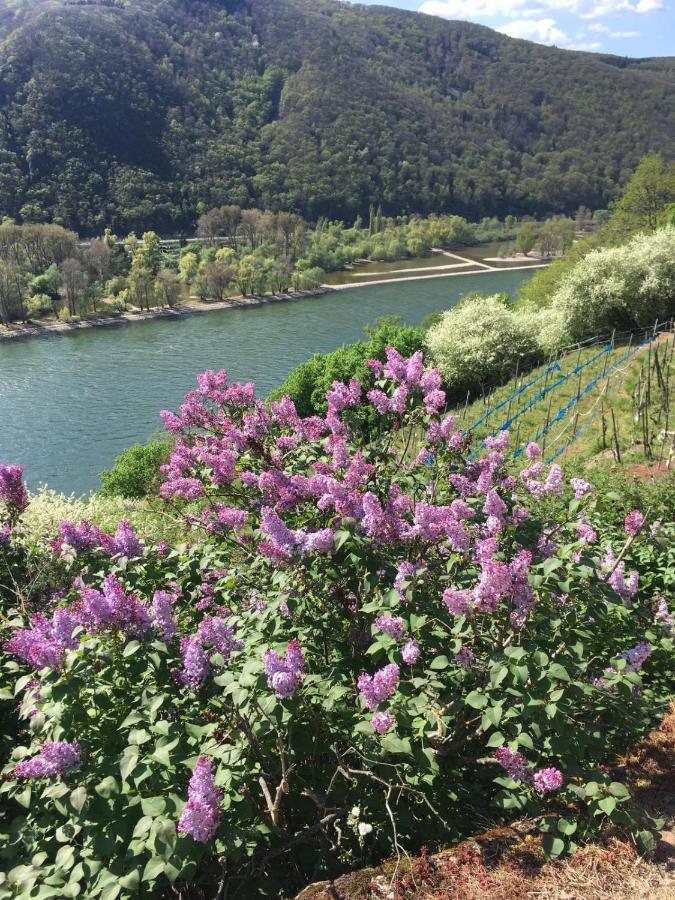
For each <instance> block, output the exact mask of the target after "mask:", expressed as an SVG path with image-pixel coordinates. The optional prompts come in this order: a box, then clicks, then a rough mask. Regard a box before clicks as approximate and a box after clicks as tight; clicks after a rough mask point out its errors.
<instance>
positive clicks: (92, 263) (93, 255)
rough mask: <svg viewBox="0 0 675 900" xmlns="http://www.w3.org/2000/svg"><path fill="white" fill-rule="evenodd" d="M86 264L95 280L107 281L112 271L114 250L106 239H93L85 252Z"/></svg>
mask: <svg viewBox="0 0 675 900" xmlns="http://www.w3.org/2000/svg"><path fill="white" fill-rule="evenodd" d="M83 258H84V264H85V265H86V266H87V268H88V269H89V272H90V274H91V276H92V278H93V279H94V280H95V281H100V282H101V283H103V282H105V281H106V280H107V279H108V278H109V277H110V275H111V272H112V258H113V252H112V250H111V248H110V247H109V245H108V243H107V242H106V241H102V240H98V239H96V238H95V239H93V240H91V241H90V242H89V246H88V247H87V248H86V249H85V250H84V253H83Z"/></svg>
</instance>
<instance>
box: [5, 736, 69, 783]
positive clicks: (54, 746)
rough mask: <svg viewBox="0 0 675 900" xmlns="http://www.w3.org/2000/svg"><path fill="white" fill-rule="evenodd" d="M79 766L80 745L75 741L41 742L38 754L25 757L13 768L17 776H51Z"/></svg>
mask: <svg viewBox="0 0 675 900" xmlns="http://www.w3.org/2000/svg"><path fill="white" fill-rule="evenodd" d="M79 766H80V745H79V744H78V743H77V741H75V742H74V743H72V744H68V743H66V742H65V741H56V742H55V743H49V744H43V745H42V747H40V753H39V754H38V756H34V757H33V758H32V759H25V760H23V761H22V762H20V763H19V764H18V765H17V766H16V768H15V769H14V774H15V775H17V776H18V777H19V778H53V777H54V776H55V775H65V774H66V773H68V772H72V771H73V770H74V769H78V768H79Z"/></svg>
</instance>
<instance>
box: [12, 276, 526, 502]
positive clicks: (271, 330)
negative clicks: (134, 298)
mask: <svg viewBox="0 0 675 900" xmlns="http://www.w3.org/2000/svg"><path fill="white" fill-rule="evenodd" d="M530 277H531V273H530V272H527V271H518V272H508V271H500V272H486V273H484V274H480V275H463V276H458V277H451V278H436V279H433V280H425V281H411V282H408V283H402V284H401V283H399V284H384V285H373V286H372V287H363V288H353V289H350V290H343V291H336V292H334V293H330V294H325V295H323V296H319V297H308V298H304V299H302V300H297V301H293V302H289V303H270V304H268V305H262V306H255V307H248V308H240V309H231V310H221V311H216V310H214V311H212V312H208V313H202V314H200V315H194V316H188V317H185V318H183V319H180V320H175V319H168V320H167V319H164V320H163V319H155V320H150V321H146V322H139V323H138V324H134V325H120V326H118V327H115V326H113V327H108V328H95V329H87V330H82V331H76V332H71V333H66V334H62V335H49V336H45V337H39V338H30V339H25V340H17V341H5V342H0V463H19V464H20V465H22V466H23V467H24V470H25V475H26V479H27V481H28V484H29V486H30V487H31V488H36V487H37V486H38V485H39V484H43V483H46V484H48V485H49V487H52V488H55V489H57V490H60V491H64V492H66V493H71V492H74V493H77V494H81V493H84V492H86V491H89V490H95V489H96V488H97V486H98V473H99V472H100V471H101V470H102V469H105V468H107V467H109V466H110V463H111V462H112V461H113V459H114V458H115V456H117V454H118V453H120V451H122V450H123V449H125V448H126V447H129V446H130V445H131V444H133V443H136V442H139V441H141V442H142V441H145V440H146V439H147V438H148V437H149V436H150V435H151V434H152V433H153V432H154V431H156V430H157V429H158V428H160V427H161V420H160V418H159V412H160V410H162V409H176V408H177V407H178V405H179V404H180V402H181V400H182V398H183V396H184V394H185V393H186V391H188V390H190V389H191V388H192V387H193V386H194V384H195V377H194V376H195V373H197V372H200V371H203V370H204V369H207V368H212V369H221V368H225V369H227V370H228V372H229V373H230V376H231V378H232V379H233V380H241V381H255V382H256V384H257V386H258V392H259V395H260V396H264V395H265V394H266V393H267V392H268V391H269V390H271V389H272V388H273V387H276V386H277V385H279V384H280V383H281V381H282V380H283V379H284V378H285V376H286V375H287V374H288V372H289V371H290V370H291V369H292V368H293V367H294V366H297V365H298V364H299V363H301V362H303V361H304V360H306V359H307V358H308V357H309V356H311V355H312V354H313V353H316V352H325V351H328V350H334V349H335V348H337V347H339V346H341V345H342V344H345V343H349V342H351V341H355V340H359V339H360V338H361V337H362V335H363V327H364V326H365V325H367V324H368V323H372V322H374V321H375V319H377V318H378V317H380V316H385V315H399V316H401V318H402V319H403V320H404V321H405V322H408V323H410V324H416V323H418V322H419V321H421V319H422V318H424V316H425V315H427V314H428V313H430V312H434V311H436V310H442V309H447V308H449V307H451V306H453V305H454V304H455V303H457V301H458V300H459V299H460V298H461V297H462V296H463V295H464V294H466V293H468V292H469V291H480V292H481V293H483V294H489V293H494V292H495V291H509V292H510V293H512V294H513V293H514V292H515V290H516V289H517V287H518V285H519V284H520V283H521V282H522V281H524V280H525V279H527V278H530Z"/></svg>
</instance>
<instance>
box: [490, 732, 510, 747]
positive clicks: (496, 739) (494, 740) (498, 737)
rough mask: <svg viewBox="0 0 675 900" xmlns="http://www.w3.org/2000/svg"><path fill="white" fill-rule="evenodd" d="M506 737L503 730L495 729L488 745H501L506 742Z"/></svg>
mask: <svg viewBox="0 0 675 900" xmlns="http://www.w3.org/2000/svg"><path fill="white" fill-rule="evenodd" d="M505 741H506V738H505V737H504V735H503V734H502V733H501V731H495V732H494V734H491V735H490V740H489V741H488V742H487V746H488V747H501V746H502V744H504V743H505Z"/></svg>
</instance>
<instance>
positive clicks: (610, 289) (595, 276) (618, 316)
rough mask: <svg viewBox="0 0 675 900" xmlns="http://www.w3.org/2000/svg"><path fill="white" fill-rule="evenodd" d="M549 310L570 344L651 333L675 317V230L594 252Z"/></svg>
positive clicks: (566, 281) (573, 273)
mask: <svg viewBox="0 0 675 900" xmlns="http://www.w3.org/2000/svg"><path fill="white" fill-rule="evenodd" d="M550 308H551V309H552V310H554V311H555V315H556V316H558V317H561V318H562V321H563V325H564V331H565V333H566V336H567V339H568V340H569V341H577V340H582V339H583V338H586V337H588V336H589V335H593V334H604V333H608V332H610V331H612V329H614V328H616V329H618V330H630V329H638V328H646V327H649V326H650V325H653V324H654V322H655V321H656V320H657V319H658V320H659V321H664V320H666V319H669V318H672V317H673V316H674V315H675V227H672V226H669V227H667V228H663V229H661V230H659V231H656V232H655V233H654V234H648V235H647V234H639V235H637V236H636V237H634V238H633V239H632V240H630V241H629V242H628V243H627V244H624V245H623V246H621V247H612V248H609V249H605V250H594V251H593V252H591V253H589V254H588V255H587V256H586V257H584V258H583V259H582V260H580V262H578V263H577V265H576V266H575V267H574V268H573V269H572V271H571V272H569V274H567V275H566V276H565V278H564V279H563V281H562V284H561V285H560V287H559V288H558V290H557V291H556V292H555V293H554V294H553V297H552V298H551V303H550Z"/></svg>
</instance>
